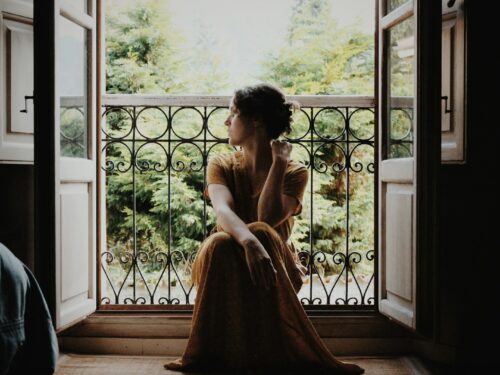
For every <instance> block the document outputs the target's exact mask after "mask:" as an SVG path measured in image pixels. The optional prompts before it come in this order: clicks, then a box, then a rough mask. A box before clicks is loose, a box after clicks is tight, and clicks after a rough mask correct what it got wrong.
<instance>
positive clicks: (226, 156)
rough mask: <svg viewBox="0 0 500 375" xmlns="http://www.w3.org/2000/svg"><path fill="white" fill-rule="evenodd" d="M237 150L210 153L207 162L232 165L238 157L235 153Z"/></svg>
mask: <svg viewBox="0 0 500 375" xmlns="http://www.w3.org/2000/svg"><path fill="white" fill-rule="evenodd" d="M237 152H239V151H232V152H220V153H217V154H213V155H210V156H208V162H209V163H216V164H220V165H222V166H224V167H229V166H232V165H233V164H235V163H236V162H237V158H238V155H236V153H237Z"/></svg>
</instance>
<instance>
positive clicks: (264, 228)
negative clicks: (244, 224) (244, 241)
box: [248, 221, 276, 236]
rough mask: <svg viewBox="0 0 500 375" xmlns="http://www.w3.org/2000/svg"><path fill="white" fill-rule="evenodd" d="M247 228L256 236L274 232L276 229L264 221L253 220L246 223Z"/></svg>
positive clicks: (273, 233)
mask: <svg viewBox="0 0 500 375" xmlns="http://www.w3.org/2000/svg"><path fill="white" fill-rule="evenodd" d="M248 229H250V232H252V233H253V234H254V235H256V236H258V235H263V234H270V235H275V234H276V230H275V229H274V228H273V227H272V226H270V225H269V224H268V223H266V222H264V221H254V222H253V223H250V224H248Z"/></svg>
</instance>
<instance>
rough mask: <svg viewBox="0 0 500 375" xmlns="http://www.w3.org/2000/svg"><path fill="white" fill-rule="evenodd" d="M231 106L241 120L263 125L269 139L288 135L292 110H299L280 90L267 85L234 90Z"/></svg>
mask: <svg viewBox="0 0 500 375" xmlns="http://www.w3.org/2000/svg"><path fill="white" fill-rule="evenodd" d="M233 104H234V105H235V107H236V108H237V109H238V111H239V112H240V115H241V116H242V117H243V118H245V119H248V120H258V121H261V122H262V123H264V125H265V127H266V130H267V133H268V134H269V136H270V137H271V139H276V138H278V137H279V136H280V135H281V134H283V133H286V134H290V132H291V131H292V128H291V125H292V121H293V120H292V114H293V110H296V109H299V108H300V106H299V104H298V103H297V102H295V101H287V100H286V98H285V95H284V94H283V93H282V92H281V90H280V89H278V88H277V87H275V86H272V85H269V84H267V83H261V84H257V85H253V86H246V87H244V88H242V89H239V90H236V91H235V92H234V98H233Z"/></svg>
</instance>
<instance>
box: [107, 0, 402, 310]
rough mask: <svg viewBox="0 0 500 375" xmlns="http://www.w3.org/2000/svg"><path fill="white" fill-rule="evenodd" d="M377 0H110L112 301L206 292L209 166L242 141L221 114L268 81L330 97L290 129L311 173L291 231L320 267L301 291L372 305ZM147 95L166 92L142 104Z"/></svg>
mask: <svg viewBox="0 0 500 375" xmlns="http://www.w3.org/2000/svg"><path fill="white" fill-rule="evenodd" d="M374 9H375V4H374V3H373V0H272V1H271V0H266V1H264V0H252V1H238V0H232V1H230V0H192V1H189V0H161V1H160V0H148V1H145V0H144V1H120V0H107V1H106V15H105V36H106V93H107V94H113V96H114V97H113V98H112V99H113V102H112V103H111V102H108V103H107V104H105V105H104V108H103V115H104V118H105V121H104V122H103V132H102V154H103V157H102V160H103V163H102V170H103V178H104V181H105V190H106V191H105V194H106V197H105V201H106V208H105V213H106V215H105V220H106V247H105V248H103V249H102V254H101V258H100V259H101V301H100V303H101V308H106V306H110V305H114V304H149V305H175V304H181V305H183V304H193V303H194V298H195V294H196V288H195V287H193V285H192V283H191V278H190V275H191V266H192V263H193V260H194V258H195V257H196V253H197V250H198V248H199V247H200V244H201V243H202V241H203V240H204V239H205V238H206V237H207V236H208V235H209V234H210V231H211V230H212V228H213V227H214V225H215V215H214V213H213V210H212V207H211V206H210V202H209V201H207V200H205V199H204V198H203V195H202V192H203V189H204V186H205V185H206V165H207V163H208V161H209V160H210V158H211V157H212V156H213V155H215V154H218V153H221V152H232V151H234V149H233V148H232V147H230V146H229V145H228V144H227V133H226V130H225V126H224V124H223V122H224V119H225V117H226V116H227V113H228V112H227V106H228V104H229V97H230V95H231V94H232V93H233V91H234V90H235V89H236V88H239V87H242V86H244V85H248V84H254V83H258V82H268V83H271V84H275V85H277V86H279V87H280V88H282V89H283V90H284V92H285V93H286V94H288V95H309V96H311V95H312V96H314V95H328V98H327V100H326V101H323V102H321V103H320V104H318V103H315V102H310V104H308V105H303V106H302V109H301V110H300V111H297V112H296V113H295V115H294V125H293V131H292V133H291V134H289V135H287V139H288V140H289V141H290V142H291V143H293V153H292V159H293V160H296V161H299V162H302V163H303V164H305V165H306V166H307V167H308V168H309V170H310V172H311V173H310V183H309V184H308V187H307V189H306V193H305V196H304V202H303V210H302V213H301V214H300V215H298V216H296V220H295V226H294V229H293V234H292V237H291V239H292V241H293V243H294V246H295V248H296V250H297V254H298V256H299V258H300V261H301V262H302V264H303V265H304V266H305V267H306V268H307V270H308V271H307V274H306V275H305V277H304V285H303V287H302V290H301V291H300V292H299V294H298V297H299V298H300V300H301V301H302V303H303V304H304V305H320V304H321V305H326V306H328V307H332V308H335V307H339V306H341V305H358V306H370V305H373V304H374V300H375V299H374V285H375V271H374V258H375V254H374V252H375V246H374V170H375V163H374V160H375V159H374V142H375V135H374V134H375V133H374V132H375V128H374V108H373V103H374V102H373V93H374V18H375V16H374ZM396 73H397V72H396ZM135 94H143V95H146V94H148V95H154V97H153V98H149V99H140V100H141V101H140V102H135V103H138V104H134V103H132V102H131V101H130V100H132V97H131V95H135ZM198 96H202V97H203V98H204V99H203V100H204V101H203V102H202V104H200V103H201V102H196V100H197V99H196V98H197V97H198ZM219 96H224V98H222V99H217V98H218V97H219ZM340 97H342V98H343V99H342V100H343V101H342V102H340V101H337V102H336V100H337V99H338V98H340ZM179 98H180V99H179ZM193 98H194V99H193ZM136 99H137V98H135V99H133V100H136ZM127 100H128V101H127ZM210 100H213V102H211V101H210ZM105 103H106V100H105ZM338 103H341V104H338Z"/></svg>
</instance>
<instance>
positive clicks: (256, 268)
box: [242, 237, 277, 289]
mask: <svg viewBox="0 0 500 375" xmlns="http://www.w3.org/2000/svg"><path fill="white" fill-rule="evenodd" d="M242 246H243V249H244V251H245V259H246V262H247V265H248V269H249V271H250V278H251V279H252V282H253V283H254V285H256V286H258V287H264V288H265V289H269V288H270V287H274V286H275V285H276V274H277V271H276V269H275V268H274V265H273V262H272V260H271V258H270V256H269V253H268V252H267V251H266V249H265V248H264V246H263V245H262V243H261V242H260V241H259V240H258V238H257V237H255V238H250V239H248V240H246V241H244V242H243V244H242Z"/></svg>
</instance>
